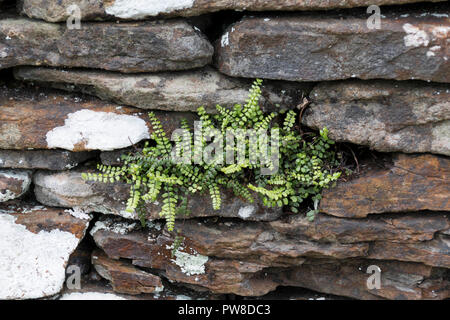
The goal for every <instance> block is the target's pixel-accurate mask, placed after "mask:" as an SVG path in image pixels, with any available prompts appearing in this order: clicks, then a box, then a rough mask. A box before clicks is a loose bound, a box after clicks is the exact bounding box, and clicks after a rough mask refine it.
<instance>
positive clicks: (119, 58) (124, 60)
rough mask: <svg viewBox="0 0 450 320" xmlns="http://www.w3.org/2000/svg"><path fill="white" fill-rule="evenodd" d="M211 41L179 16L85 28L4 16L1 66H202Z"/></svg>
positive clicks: (131, 68) (159, 68)
mask: <svg viewBox="0 0 450 320" xmlns="http://www.w3.org/2000/svg"><path fill="white" fill-rule="evenodd" d="M212 55H213V48H212V46H211V44H210V43H209V42H208V40H207V39H206V38H205V37H204V36H203V35H201V34H200V33H199V32H198V31H196V30H194V28H193V27H192V26H191V25H189V24H188V23H186V22H184V21H181V20H171V21H166V22H162V21H160V22H142V23H121V24H111V23H83V26H82V28H81V29H79V30H77V29H68V28H67V26H66V25H65V24H52V23H46V22H41V21H36V20H31V19H24V18H3V19H1V20H0V57H1V59H0V69H3V68H9V67H13V66H18V65H34V66H39V65H47V66H54V67H57V66H61V67H62V66H65V67H84V68H96V69H104V70H112V71H121V72H127V73H129V72H156V71H168V70H186V69H191V68H197V67H203V66H205V65H206V64H208V63H209V62H210V61H211V57H212Z"/></svg>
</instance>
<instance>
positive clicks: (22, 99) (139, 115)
mask: <svg viewBox="0 0 450 320" xmlns="http://www.w3.org/2000/svg"><path fill="white" fill-rule="evenodd" d="M156 116H157V117H158V118H159V119H160V120H161V122H162V125H163V127H164V129H165V130H166V132H167V133H168V135H169V137H170V135H171V133H172V131H173V130H175V129H177V128H179V127H180V121H181V119H183V118H186V119H188V120H189V119H192V118H193V117H192V115H191V114H185V113H173V114H171V113H167V112H156ZM150 132H151V125H150V123H149V120H148V116H147V114H146V113H145V112H142V110H139V109H136V108H128V107H122V106H120V105H116V104H111V103H107V102H104V101H102V100H99V99H96V98H92V97H88V96H76V95H70V94H65V93H64V92H63V93H61V92H58V91H48V90H40V89H39V90H35V89H33V88H24V89H19V90H13V89H9V88H6V87H2V88H0V148H1V149H15V150H28V149H65V150H68V151H77V152H82V151H89V150H103V151H111V150H115V149H122V148H126V147H129V146H132V145H133V144H136V143H138V142H140V141H142V140H145V139H149V138H150Z"/></svg>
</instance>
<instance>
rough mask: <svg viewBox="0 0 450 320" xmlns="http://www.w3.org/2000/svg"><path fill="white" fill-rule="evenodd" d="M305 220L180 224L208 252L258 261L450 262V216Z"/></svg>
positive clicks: (278, 263) (276, 263)
mask: <svg viewBox="0 0 450 320" xmlns="http://www.w3.org/2000/svg"><path fill="white" fill-rule="evenodd" d="M306 223H307V219H306V218H305V217H300V216H296V217H293V218H292V219H288V220H287V222H280V221H275V222H272V223H270V227H269V226H268V225H267V224H264V223H260V224H252V225H250V224H248V223H247V224H245V225H244V224H242V223H229V224H228V225H227V224H225V225H219V226H218V225H217V224H215V223H213V224H211V223H210V224H208V223H203V224H201V225H199V224H196V223H195V222H190V221H187V222H185V223H184V224H183V225H182V226H180V229H181V233H182V234H183V235H184V236H185V237H186V238H187V239H189V241H190V243H192V245H193V246H194V247H195V249H196V250H197V251H198V252H200V253H201V254H203V255H207V256H215V257H220V258H233V259H239V260H245V261H259V262H261V263H264V264H266V265H268V266H272V267H274V266H289V265H298V264H300V263H301V262H302V261H303V260H304V258H305V257H313V258H335V259H347V258H352V257H369V258H371V259H378V260H399V261H412V262H421V263H423V264H426V265H430V266H435V267H444V268H449V267H450V259H449V257H450V246H449V243H450V242H449V239H448V237H446V236H445V235H443V234H441V233H440V232H441V231H444V230H448V229H449V228H450V224H449V223H450V221H449V219H448V217H446V216H439V215H431V216H430V217H429V219H427V218H425V217H423V216H422V219H420V218H419V216H418V215H416V216H404V217H400V216H399V217H395V218H394V217H391V218H390V219H389V218H384V219H376V218H375V219H365V220H360V221H358V220H356V221H354V220H351V219H342V218H341V219H339V218H328V217H326V216H324V215H321V216H320V217H319V219H318V220H317V221H315V222H314V223H309V225H306ZM331 223H334V224H335V225H334V227H332V228H331V227H329V226H330V224H331ZM427 229H428V231H427ZM324 230H326V231H325V232H324V234H322V233H321V231H324ZM394 230H395V231H394ZM414 234H416V235H419V234H420V236H418V237H416V236H414ZM426 234H428V236H426ZM365 235H366V238H364V236H365Z"/></svg>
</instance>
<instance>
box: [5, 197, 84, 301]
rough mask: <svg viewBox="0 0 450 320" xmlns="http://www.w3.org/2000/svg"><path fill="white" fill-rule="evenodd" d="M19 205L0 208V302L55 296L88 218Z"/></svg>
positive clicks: (53, 209) (61, 211)
mask: <svg viewBox="0 0 450 320" xmlns="http://www.w3.org/2000/svg"><path fill="white" fill-rule="evenodd" d="M72 214H73V213H70V212H65V211H63V210H61V209H55V208H48V207H43V206H38V205H31V204H23V203H20V202H18V203H17V202H16V203H11V202H9V203H8V204H2V205H1V206H0V234H1V235H2V236H1V237H0V299H34V298H41V297H46V296H51V295H54V294H56V293H58V292H59V291H60V290H61V289H62V287H63V284H64V281H65V276H66V274H65V273H66V265H67V261H68V260H69V256H70V254H71V253H72V252H73V251H74V250H75V248H76V247H77V245H78V243H79V242H80V240H81V239H82V238H83V237H84V234H85V232H86V229H87V227H88V224H89V221H90V217H89V216H85V217H84V218H85V219H82V218H77V217H75V216H74V215H72Z"/></svg>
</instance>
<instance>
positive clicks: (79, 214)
mask: <svg viewBox="0 0 450 320" xmlns="http://www.w3.org/2000/svg"><path fill="white" fill-rule="evenodd" d="M64 212H67V213H68V214H70V215H71V216H72V217H74V218H77V219H80V220H91V219H92V216H91V215H90V214H88V213H86V212H85V211H84V210H83V209H81V208H78V207H75V208H73V209H68V210H64Z"/></svg>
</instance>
